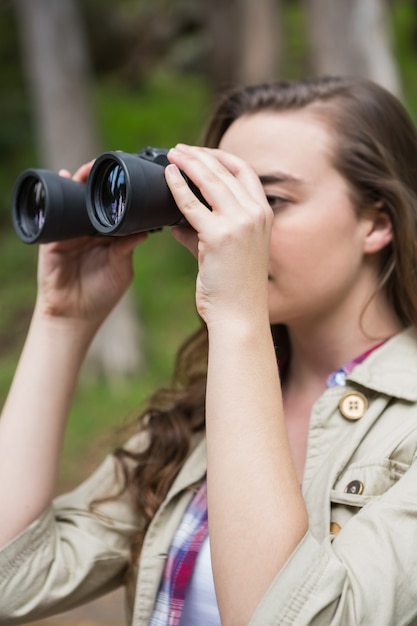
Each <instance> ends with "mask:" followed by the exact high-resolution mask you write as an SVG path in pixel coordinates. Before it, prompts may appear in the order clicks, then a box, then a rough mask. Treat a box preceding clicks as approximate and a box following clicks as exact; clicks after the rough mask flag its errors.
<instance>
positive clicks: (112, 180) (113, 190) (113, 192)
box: [99, 164, 127, 226]
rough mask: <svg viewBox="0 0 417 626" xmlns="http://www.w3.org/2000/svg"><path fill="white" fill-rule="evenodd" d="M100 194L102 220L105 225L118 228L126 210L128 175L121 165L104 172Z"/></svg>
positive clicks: (113, 166) (110, 167) (111, 166)
mask: <svg viewBox="0 0 417 626" xmlns="http://www.w3.org/2000/svg"><path fill="white" fill-rule="evenodd" d="M100 194H101V199H100V203H99V206H100V213H101V215H100V218H101V220H102V222H103V224H104V225H106V226H117V224H119V222H120V221H121V220H122V218H123V215H124V212H125V210H126V194H127V189H126V174H125V171H124V169H123V167H122V166H121V165H119V164H116V165H110V166H109V167H108V169H107V171H106V172H104V174H103V181H102V187H101V189H100Z"/></svg>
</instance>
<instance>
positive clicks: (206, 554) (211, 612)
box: [179, 537, 221, 626]
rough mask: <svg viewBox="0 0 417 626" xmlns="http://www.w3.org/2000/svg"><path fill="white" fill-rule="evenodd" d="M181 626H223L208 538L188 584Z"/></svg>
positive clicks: (204, 542)
mask: <svg viewBox="0 0 417 626" xmlns="http://www.w3.org/2000/svg"><path fill="white" fill-rule="evenodd" d="M179 626H221V622H220V615H219V610H218V608H217V601H216V594H215V591H214V581H213V573H212V569H211V556H210V540H209V538H208V537H206V539H205V540H204V541H203V544H202V546H201V548H200V552H199V553H198V556H197V559H196V561H195V564H194V570H193V573H192V574H191V577H190V580H189V582H188V586H187V591H186V594H185V601H184V607H183V611H182V616H181V620H180V623H179Z"/></svg>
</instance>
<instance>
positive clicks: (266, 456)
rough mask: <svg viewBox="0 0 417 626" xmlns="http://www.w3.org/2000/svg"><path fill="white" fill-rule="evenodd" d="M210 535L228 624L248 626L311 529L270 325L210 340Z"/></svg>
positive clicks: (234, 329)
mask: <svg viewBox="0 0 417 626" xmlns="http://www.w3.org/2000/svg"><path fill="white" fill-rule="evenodd" d="M209 339H210V350H209V369H208V383H207V440H208V498H209V530H210V537H211V546H212V558H213V571H214V578H215V583H216V592H217V594H218V602H219V608H220V612H221V616H222V623H223V624H225V625H227V626H229V625H230V624H233V625H235V624H236V625H237V624H239V625H240V624H247V623H248V622H249V620H250V617H251V615H252V613H253V612H254V610H255V608H256V606H257V604H258V603H259V601H260V599H261V598H262V596H263V595H264V593H265V592H266V590H267V588H268V587H269V585H270V584H271V582H272V580H273V579H274V577H275V576H276V574H277V573H278V572H279V570H280V569H281V568H282V566H283V565H284V563H285V562H286V560H287V559H288V557H289V555H290V554H291V553H292V552H293V550H294V549H295V547H296V546H297V545H298V543H299V541H300V540H301V538H302V537H303V535H304V534H305V532H306V529H307V516H306V511H305V507H304V502H303V499H302V496H301V492H300V487H299V485H298V482H297V478H296V475H295V471H294V467H293V463H292V459H291V453H290V449H289V444H288V440H287V434H286V428H285V423H284V416H283V408H282V401H281V390H280V384H279V376H278V370H277V364H276V358H275V350H274V346H273V343H272V338H271V333H270V330H269V324H268V321H267V320H265V321H264V322H260V323H254V324H250V323H239V321H234V322H233V321H232V322H231V323H230V324H229V327H224V328H221V327H220V328H217V329H215V330H212V331H211V332H210V333H209Z"/></svg>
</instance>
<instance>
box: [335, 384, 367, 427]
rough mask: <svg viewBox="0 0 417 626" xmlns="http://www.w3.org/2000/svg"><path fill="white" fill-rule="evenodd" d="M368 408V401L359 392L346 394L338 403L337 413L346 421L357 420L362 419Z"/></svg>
mask: <svg viewBox="0 0 417 626" xmlns="http://www.w3.org/2000/svg"><path fill="white" fill-rule="evenodd" d="M367 408H368V400H367V399H366V397H365V396H364V395H363V393H360V392H359V391H350V392H349V393H346V394H345V395H344V396H343V398H342V399H341V400H340V402H339V411H340V412H341V414H342V415H343V417H345V418H346V419H348V420H358V419H360V418H361V417H363V416H364V415H365V413H366V410H367Z"/></svg>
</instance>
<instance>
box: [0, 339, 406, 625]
mask: <svg viewBox="0 0 417 626" xmlns="http://www.w3.org/2000/svg"><path fill="white" fill-rule="evenodd" d="M362 394H363V395H362ZM367 403H369V406H368V407H367V406H366V405H367ZM134 445H138V442H137V441H136V442H135V443H134ZM139 445H140V444H139ZM416 450H417V333H416V332H415V331H414V330H407V331H405V332H404V333H402V334H400V335H399V336H397V337H395V338H393V339H392V340H390V341H389V342H387V343H386V344H385V345H384V346H382V347H381V348H379V349H378V350H377V351H375V352H373V353H372V354H371V355H370V357H368V359H367V360H366V361H365V362H364V363H362V364H361V365H358V366H357V367H356V368H355V369H354V371H353V372H352V374H351V375H350V377H349V380H348V385H347V386H346V387H335V388H331V389H328V390H327V391H326V392H325V393H324V394H323V395H322V397H321V398H320V399H319V400H318V401H317V402H316V404H315V406H314V408H313V411H312V415H311V424H310V434H309V445H308V454H307V464H306V469H305V477H304V482H303V491H304V496H305V500H306V503H307V507H308V511H309V516H310V528H309V531H308V533H307V535H306V536H305V537H304V539H303V541H302V542H301V544H300V545H299V547H298V549H297V550H296V551H295V553H294V554H293V555H292V556H291V558H290V559H289V561H288V562H287V564H286V566H285V567H284V569H283V570H282V571H281V572H280V573H279V574H278V575H277V577H276V579H275V580H274V581H273V583H272V585H271V587H270V589H269V591H268V592H267V593H266V595H265V597H264V598H263V599H262V601H261V603H260V605H259V606H258V608H257V610H256V612H255V614H254V616H253V618H252V620H251V623H250V626H277V625H278V624H279V625H290V624H291V625H297V626H307V625H314V626H319V625H320V626H322V625H327V624H331V625H333V626H342V625H343V626H353V625H356V624H364V625H375V626H402V625H406V624H417V465H416V463H415V457H416ZM205 469H206V455H205V442H204V440H201V441H200V442H198V443H197V445H196V447H195V449H194V452H193V453H192V455H191V456H190V457H189V459H188V460H187V462H186V463H185V465H184V467H183V469H182V471H181V473H180V474H179V476H178V478H177V479H176V481H175V483H174V484H173V486H172V489H171V491H170V493H169V494H168V497H167V498H166V501H165V502H164V503H163V505H162V506H161V508H160V510H159V512H158V514H157V515H156V517H155V519H154V520H153V523H152V525H151V527H150V529H149V532H148V534H147V537H146V540H145V543H144V546H143V551H142V556H141V560H140V566H139V571H138V573H137V581H136V597H135V599H134V605H133V602H131V603H128V604H129V606H128V623H129V624H133V625H134V626H147V625H148V621H149V616H150V614H151V611H152V606H153V603H154V598H155V594H156V591H157V588H158V585H159V581H160V578H161V574H162V571H163V567H164V563H165V557H166V554H167V551H168V547H169V545H170V543H171V539H172V536H173V533H174V532H175V529H176V527H177V525H178V523H179V520H180V519H181V516H182V514H183V511H184V509H185V508H186V506H187V504H188V502H189V500H190V497H191V494H190V492H189V491H188V490H187V487H188V486H189V485H190V484H191V483H193V482H195V481H196V480H198V479H201V478H202V477H203V475H204V473H205ZM114 482H115V466H114V461H113V460H112V458H111V457H110V458H108V459H107V460H106V461H105V462H104V464H103V465H102V466H101V467H100V468H99V469H98V471H97V472H96V473H95V474H94V475H93V476H92V477H90V479H89V480H87V482H85V483H84V484H83V485H82V486H80V487H79V488H78V489H77V490H75V491H74V492H72V493H70V494H68V495H65V496H62V497H59V498H58V499H57V500H56V501H55V502H54V503H53V506H51V507H50V508H49V509H48V510H47V511H45V512H44V514H43V515H42V516H41V517H40V518H39V519H37V520H36V521H35V522H34V523H33V524H32V525H31V526H30V527H29V528H28V529H27V530H26V531H25V532H24V533H23V534H21V535H20V536H19V537H18V538H17V539H15V540H14V541H13V542H12V543H10V544H9V545H8V546H7V547H6V548H5V549H3V551H1V552H0V624H1V625H4V626H6V625H7V626H13V625H14V624H22V623H25V622H27V621H28V620H34V619H38V618H40V617H44V616H47V615H49V614H51V613H53V612H60V611H64V610H67V609H69V608H72V607H73V606H75V605H77V604H80V603H82V602H84V601H87V600H90V599H92V598H94V597H96V596H97V595H99V594H101V593H103V592H106V591H108V590H110V589H112V588H114V587H116V586H117V585H120V584H122V578H123V572H124V570H125V567H126V558H127V555H128V550H129V539H130V537H131V536H132V534H133V533H134V532H135V529H136V528H137V525H138V524H140V520H139V519H136V518H135V516H134V515H133V514H132V511H131V508H130V507H129V502H128V501H127V500H126V498H125V499H123V500H121V501H118V502H110V503H109V502H108V503H106V504H105V505H101V506H100V514H99V515H95V514H93V513H90V512H89V511H88V504H89V502H90V501H91V499H93V498H95V497H97V496H98V495H100V494H107V493H109V492H110V491H112V490H114ZM260 515H262V511H260Z"/></svg>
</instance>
